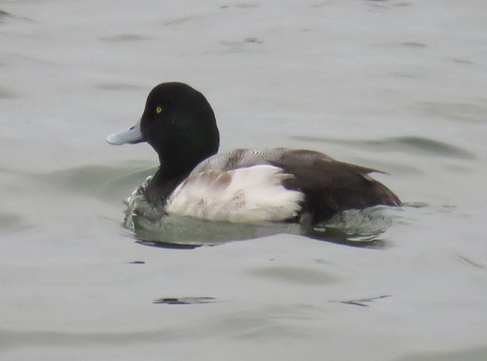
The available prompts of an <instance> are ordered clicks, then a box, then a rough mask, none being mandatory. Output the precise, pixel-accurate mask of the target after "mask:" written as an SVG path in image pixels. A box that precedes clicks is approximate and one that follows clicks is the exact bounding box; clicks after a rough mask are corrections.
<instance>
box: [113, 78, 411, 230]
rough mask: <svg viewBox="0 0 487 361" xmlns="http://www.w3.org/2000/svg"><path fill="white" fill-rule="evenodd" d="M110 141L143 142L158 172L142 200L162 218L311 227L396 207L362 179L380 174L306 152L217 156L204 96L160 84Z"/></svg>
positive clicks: (375, 184)
mask: <svg viewBox="0 0 487 361" xmlns="http://www.w3.org/2000/svg"><path fill="white" fill-rule="evenodd" d="M106 140H107V142H108V143H109V144H112V145H122V144H137V143H141V142H147V143H148V144H149V145H150V146H151V147H152V148H153V149H154V150H155V152H156V153H157V155H158V158H159V163H160V166H159V169H158V170H157V171H156V173H155V174H154V176H152V178H150V180H148V184H147V187H145V189H144V197H145V199H146V200H147V202H149V203H150V204H151V205H152V206H153V207H155V208H157V209H161V210H163V213H164V214H165V215H169V216H171V215H179V216H188V217H194V218H199V219H204V220H208V221H229V222H263V221H271V222H294V223H300V224H303V225H304V224H305V225H308V226H309V225H315V224H318V223H320V222H324V221H327V220H329V219H330V218H332V217H333V216H335V215H337V214H340V213H342V212H344V211H346V210H352V209H357V210H363V209H366V208H369V207H373V206H377V205H385V206H401V205H402V202H401V200H400V199H399V198H398V196H397V195H396V194H394V193H393V192H392V191H391V190H390V189H388V188H387V187H386V186H385V185H383V184H382V183H380V182H379V181H377V180H375V179H374V178H372V177H371V176H370V173H374V172H375V173H384V172H382V171H379V170H376V169H373V168H367V167H362V166H359V165H355V164H351V163H346V162H341V161H338V160H335V159H333V158H332V157H330V156H328V155H326V154H323V153H320V152H317V151H313V150H307V149H290V148H261V149H236V150H232V151H230V152H227V153H218V149H219V146H220V133H219V130H218V126H217V122H216V117H215V113H214V111H213V109H212V107H211V106H210V103H209V102H208V100H207V99H206V97H205V96H204V95H203V94H202V93H201V92H199V91H198V90H196V89H194V88H192V87H191V86H189V85H188V84H185V83H181V82H164V83H161V84H159V85H157V86H155V87H154V88H153V89H152V90H151V91H150V93H149V95H148V97H147V100H146V104H145V109H144V111H143V113H142V116H141V118H140V120H139V121H138V122H137V123H136V124H135V125H134V126H132V127H131V128H129V129H128V130H126V131H123V132H120V133H115V134H112V135H109V136H108V137H107V138H106Z"/></svg>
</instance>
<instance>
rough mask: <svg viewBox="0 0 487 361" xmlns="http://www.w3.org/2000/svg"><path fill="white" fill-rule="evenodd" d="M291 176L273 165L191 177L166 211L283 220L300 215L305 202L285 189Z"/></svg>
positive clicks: (230, 218) (233, 218)
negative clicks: (285, 183)
mask: <svg viewBox="0 0 487 361" xmlns="http://www.w3.org/2000/svg"><path fill="white" fill-rule="evenodd" d="M287 177H290V175H289V174H284V173H283V172H282V169H281V168H278V167H275V166H271V165H256V166H253V167H248V168H239V169H235V170H231V171H228V172H222V171H218V170H208V171H205V172H200V173H196V174H191V175H190V176H189V177H188V178H187V179H186V180H185V181H184V182H183V183H181V184H180V185H179V186H178V187H177V188H176V189H175V190H174V192H173V193H172V195H171V197H170V198H169V200H168V202H167V205H166V211H167V212H168V213H169V214H178V215H184V216H191V217H196V218H201V219H208V220H213V221H230V222H257V221H282V220H284V219H288V218H292V217H294V216H296V214H297V212H298V211H299V210H300V205H299V202H301V201H302V200H303V199H304V195H303V194H302V193H301V192H298V191H293V190H288V189H286V188H284V187H283V186H282V184H281V182H282V180H283V179H285V178H287Z"/></svg>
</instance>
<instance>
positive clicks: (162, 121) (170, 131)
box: [140, 82, 220, 175]
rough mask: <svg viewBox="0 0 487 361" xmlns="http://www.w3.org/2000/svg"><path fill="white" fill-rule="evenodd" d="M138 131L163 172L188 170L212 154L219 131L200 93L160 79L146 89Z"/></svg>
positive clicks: (213, 116) (178, 172)
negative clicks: (150, 87) (151, 149)
mask: <svg viewBox="0 0 487 361" xmlns="http://www.w3.org/2000/svg"><path fill="white" fill-rule="evenodd" d="M140 131H141V133H142V136H143V139H144V140H145V141H147V142H148V143H149V144H150V145H151V146H152V148H154V150H155V151H156V152H157V154H158V155H159V160H160V162H161V170H162V171H163V172H164V173H171V174H173V175H176V174H177V175H179V174H183V173H188V172H189V171H191V170H192V169H193V168H194V167H195V166H196V165H197V164H198V163H199V162H201V161H202V160H204V159H206V158H208V157H209V156H211V155H213V154H215V153H216V152H217V151H218V147H219V144H220V135H219V133H218V128H217V125H216V119H215V114H214V113H213V110H212V109H211V106H210V104H209V103H208V101H207V100H206V98H205V97H204V95H203V94H201V93H200V92H199V91H197V90H195V89H193V88H191V87H190V86H189V85H187V84H183V83H176V82H172V83H162V84H159V85H157V86H156V87H155V88H154V89H152V91H151V92H150V93H149V96H148V97H147V102H146V105H145V109H144V113H143V114H142V118H141V120H140Z"/></svg>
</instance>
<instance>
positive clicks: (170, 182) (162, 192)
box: [145, 167, 190, 207]
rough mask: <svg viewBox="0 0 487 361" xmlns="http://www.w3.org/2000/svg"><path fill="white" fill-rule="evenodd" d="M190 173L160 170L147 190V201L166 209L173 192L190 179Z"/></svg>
mask: <svg viewBox="0 0 487 361" xmlns="http://www.w3.org/2000/svg"><path fill="white" fill-rule="evenodd" d="M189 173H190V171H187V172H182V173H172V172H167V171H165V170H164V169H163V168H162V167H161V168H159V170H158V171H157V172H156V174H154V176H153V177H152V180H151V181H150V182H149V185H148V186H147V188H146V190H145V197H146V199H147V200H148V201H149V202H150V203H151V204H153V205H154V206H156V207H164V206H165V204H166V201H167V199H168V198H169V197H170V195H171V194H172V192H174V190H175V189H176V187H177V186H178V185H179V184H180V183H181V182H182V181H184V180H185V179H186V178H187V177H188V175H189Z"/></svg>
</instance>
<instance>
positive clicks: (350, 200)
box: [192, 148, 401, 223]
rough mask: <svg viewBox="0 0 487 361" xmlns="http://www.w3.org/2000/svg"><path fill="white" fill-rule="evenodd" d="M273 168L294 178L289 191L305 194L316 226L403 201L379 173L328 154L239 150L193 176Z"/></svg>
mask: <svg viewBox="0 0 487 361" xmlns="http://www.w3.org/2000/svg"><path fill="white" fill-rule="evenodd" d="M260 164H269V165H273V166H275V167H278V168H280V169H282V171H283V172H284V173H286V174H289V175H292V177H287V178H284V179H283V181H282V183H283V185H284V187H285V188H287V189H290V190H297V191H300V192H302V193H304V194H305V199H304V201H303V202H302V207H303V209H302V212H303V213H305V214H308V215H309V216H311V217H312V220H313V223H316V222H319V221H322V220H326V219H328V218H330V217H332V216H333V215H334V214H336V213H339V212H342V211H344V210H347V209H364V208H367V207H372V206H375V205H379V204H384V205H389V206H399V205H401V201H400V200H399V198H398V197H397V196H396V195H395V194H394V193H393V192H392V191H391V190H389V189H388V188H387V187H386V186H384V185H383V184H382V183H380V182H378V181H376V180H375V179H373V178H372V177H371V176H370V175H369V173H373V172H377V173H384V172H381V171H379V170H376V169H372V168H366V167H361V166H358V165H355V164H350V163H344V162H339V161H337V160H335V159H333V158H331V157H329V156H327V155H326V154H323V153H319V152H315V151H310V150H292V149H288V148H268V149H237V150H234V151H232V152H229V153H224V154H218V155H215V156H212V157H210V158H208V159H206V160H205V161H203V162H202V163H200V164H199V165H198V166H197V167H196V168H195V169H194V171H193V172H192V174H197V173H199V172H205V171H208V170H218V171H223V172H227V171H230V170H234V169H239V168H246V167H252V166H255V165H260Z"/></svg>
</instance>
